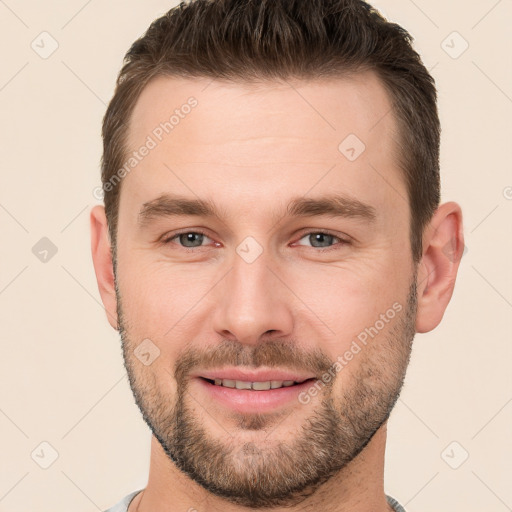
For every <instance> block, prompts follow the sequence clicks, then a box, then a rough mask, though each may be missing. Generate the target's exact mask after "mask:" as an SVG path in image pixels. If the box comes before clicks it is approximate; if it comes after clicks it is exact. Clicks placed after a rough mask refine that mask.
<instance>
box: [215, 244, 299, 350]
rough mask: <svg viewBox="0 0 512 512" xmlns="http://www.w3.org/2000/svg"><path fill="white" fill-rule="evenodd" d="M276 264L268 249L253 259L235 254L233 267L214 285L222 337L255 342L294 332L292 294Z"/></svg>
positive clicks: (243, 342) (216, 312)
mask: <svg viewBox="0 0 512 512" xmlns="http://www.w3.org/2000/svg"><path fill="white" fill-rule="evenodd" d="M275 267H276V265H273V264H272V262H271V261H270V260H269V258H268V257H267V256H266V254H265V252H263V253H262V254H261V255H260V256H259V257H258V258H257V259H256V260H255V261H253V262H252V263H248V262H246V261H245V260H244V259H243V258H242V257H239V256H238V254H235V255H234V259H233V266H232V268H231V271H230V272H228V273H227V275H226V276H225V277H224V279H222V281H221V282H220V283H219V284H218V285H217V286H216V287H215V290H216V301H215V313H214V319H213V327H214V329H215V331H216V332H217V333H219V334H220V335H221V336H222V337H223V338H225V339H230V340H233V341H238V342H239V343H242V344H247V345H254V344H258V343H260V342H261V339H262V337H265V339H268V337H269V335H272V338H278V337H283V336H290V335H291V334H292V331H293V310H292V307H293V294H292V293H291V291H290V290H289V289H288V288H287V286H286V285H285V283H283V278H282V277H280V276H279V270H278V269H277V268H275Z"/></svg>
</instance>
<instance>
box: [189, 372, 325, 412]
mask: <svg viewBox="0 0 512 512" xmlns="http://www.w3.org/2000/svg"><path fill="white" fill-rule="evenodd" d="M196 380H197V381H199V385H200V386H201V388H202V389H203V390H204V391H205V393H207V394H208V396H209V397H211V398H213V399H214V400H216V401H217V402H220V403H221V404H223V405H225V406H227V407H229V408H231V409H234V410H235V411H238V412H241V413H263V412H269V411H272V410H275V409H277V408H279V407H283V406H285V405H289V404H291V403H301V402H300V401H299V394H300V393H301V392H303V391H306V390H307V389H309V388H310V387H311V386H313V385H314V383H315V382H316V379H309V380H306V381H304V382H302V383H301V384H295V385H293V386H287V387H282V388H277V389H268V390H265V391H255V390H250V389H236V388H228V387H225V386H217V385H215V384H210V383H209V382H208V381H206V380H205V379H202V378H200V377H199V378H197V379H196Z"/></svg>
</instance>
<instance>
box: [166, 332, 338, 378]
mask: <svg viewBox="0 0 512 512" xmlns="http://www.w3.org/2000/svg"><path fill="white" fill-rule="evenodd" d="M333 362H334V361H332V360H331V359H330V358H329V357H328V356H327V355H326V354H325V353H324V352H322V351H321V350H320V349H319V348H315V349H312V350H308V351H306V350H304V349H303V348H302V347H300V346H299V345H297V344H296V343H292V342H289V341H282V340H269V341H262V342H260V343H258V345H256V346H248V345H243V344H242V343H239V342H237V341H233V340H223V341H222V342H221V343H220V344H219V345H216V346H208V347H203V348H199V347H192V346H190V347H188V348H187V349H185V351H184V352H183V353H182V354H181V355H180V356H179V357H178V358H177V360H176V362H175V364H174V375H175V377H176V380H177V382H178V383H183V382H185V380H186V379H187V376H188V375H189V374H190V372H191V371H193V370H194V369H196V368H201V369H202V370H211V369H217V368H220V367H224V366H230V367H237V366H244V367H250V368H253V369H254V368H258V367H260V366H265V367H269V368H282V369H284V368H286V369H288V370H296V371H300V372H308V373H309V372H310V373H314V374H315V375H316V376H318V377H319V376H320V375H322V374H323V373H325V372H326V371H327V370H328V369H329V368H330V367H331V366H332V364H333Z"/></svg>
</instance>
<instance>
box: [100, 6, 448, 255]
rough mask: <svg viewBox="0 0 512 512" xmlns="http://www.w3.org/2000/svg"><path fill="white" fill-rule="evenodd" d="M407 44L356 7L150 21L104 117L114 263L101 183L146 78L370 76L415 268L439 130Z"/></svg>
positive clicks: (114, 194) (206, 10)
mask: <svg viewBox="0 0 512 512" xmlns="http://www.w3.org/2000/svg"><path fill="white" fill-rule="evenodd" d="M412 41H413V38H412V37H411V36H410V34H409V33H408V32H407V31H406V30H404V29H403V28H402V27H400V26H399V25H397V24H395V23H390V22H388V21H387V20H386V19H385V18H384V17H383V16H382V15H381V14H380V13H379V12H378V11H376V10H375V9H374V8H373V7H372V6H370V5H369V4H367V3H366V2H363V1H361V0H192V1H190V2H188V3H185V2H182V3H180V4H179V5H178V6H177V7H175V8H173V9H171V10H169V12H167V13H166V14H165V15H164V16H162V17H161V18H158V19H157V20H155V21H154V22H153V23H152V24H151V26H150V27H149V28H148V30H147V31H146V33H145V34H144V36H143V37H141V38H140V39H138V40H137V41H135V43H133V45H132V47H131V48H130V50H129V51H128V53H127V54H126V56H125V59H124V64H123V67H122V69H121V71H120V73H119V76H118V79H117V85H116V90H115V93H114V96H113V98H112V100H111V101H110V104H109V105H108V108H107V111H106V113H105V117H104V119H103V130H102V135H103V156H102V161H101V165H102V183H103V189H104V201H105V210H106V216H107V220H108V225H109V234H110V238H111V241H112V247H113V251H114V257H115V247H116V232H117V221H118V210H119V194H120V189H121V184H120V183H119V186H114V187H109V188H108V189H107V188H106V187H105V184H107V183H108V182H109V180H111V178H112V177H113V176H114V174H115V173H116V172H117V171H118V169H120V168H121V167H122V166H123V162H124V161H125V158H126V154H127V148H126V140H127V132H128V127H129V120H130V116H131V113H132V112H133V109H134V106H135V103H136V102H137V100H138V98H139V96H140V94H141V92H142V90H143V89H144V87H145V86H146V85H147V84H148V82H149V81H150V80H151V79H152V78H154V77H156V76H161V75H165V76H170V77H172V76H175V77H188V78H195V77H197V78H199V77H201V78H205V77H206V78H212V79H219V80H228V81H233V82H243V81H251V80H277V81H279V80H286V79H290V78H298V79H302V78H303V79H321V78H326V77H336V76H342V75H343V74H347V73H354V72H358V71H365V70H372V71H374V72H375V73H376V75H377V76H378V77H379V79H380V80H381V82H382V84H383V85H384V87H385V89H386V91H387V92H388V94H389V96H390V98H391V103H392V109H393V113H394V115H395V119H396V120H397V123H398V128H399V140H398V141H397V144H398V151H396V154H397V159H398V160H399V161H398V165H399V167H400V169H401V170H402V172H403V174H404V177H405V183H406V185H407V191H408V199H409V206H410V211H411V224H410V240H411V247H412V255H413V259H414V261H415V262H418V261H419V260H420V258H421V255H422V235H423V230H424V228H425V226H426V225H427V223H428V222H429V221H430V219H431V217H432V215H433V214H434V212H435V210H436V209H437V207H438V206H439V201H440V178H439V140H440V123H439V117H438V113H437V94H436V88H435V82H434V79H433V78H432V76H431V75H430V74H429V72H428V71H427V69H426V68H425V66H424V65H423V63H422V61H421V58H420V56H419V55H418V53H417V52H416V51H415V50H414V49H413V48H412V45H411V43H412ZM340 142H341V141H340Z"/></svg>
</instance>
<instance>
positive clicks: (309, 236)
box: [299, 231, 349, 250]
mask: <svg viewBox="0 0 512 512" xmlns="http://www.w3.org/2000/svg"><path fill="white" fill-rule="evenodd" d="M304 239H306V240H308V241H309V242H310V244H311V245H310V246H309V247H314V248H320V249H322V248H325V249H326V250H329V249H336V248H337V247H336V245H346V244H348V243H349V242H348V241H347V240H343V239H342V238H340V237H338V236H335V235H332V234H330V233H328V232H326V231H310V232H309V233H306V234H305V235H304V236H302V238H301V239H300V240H304ZM300 240H299V242H300ZM336 241H338V244H335V245H334V246H333V245H331V244H332V242H336ZM299 245H302V244H299ZM306 247H307V245H306Z"/></svg>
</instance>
